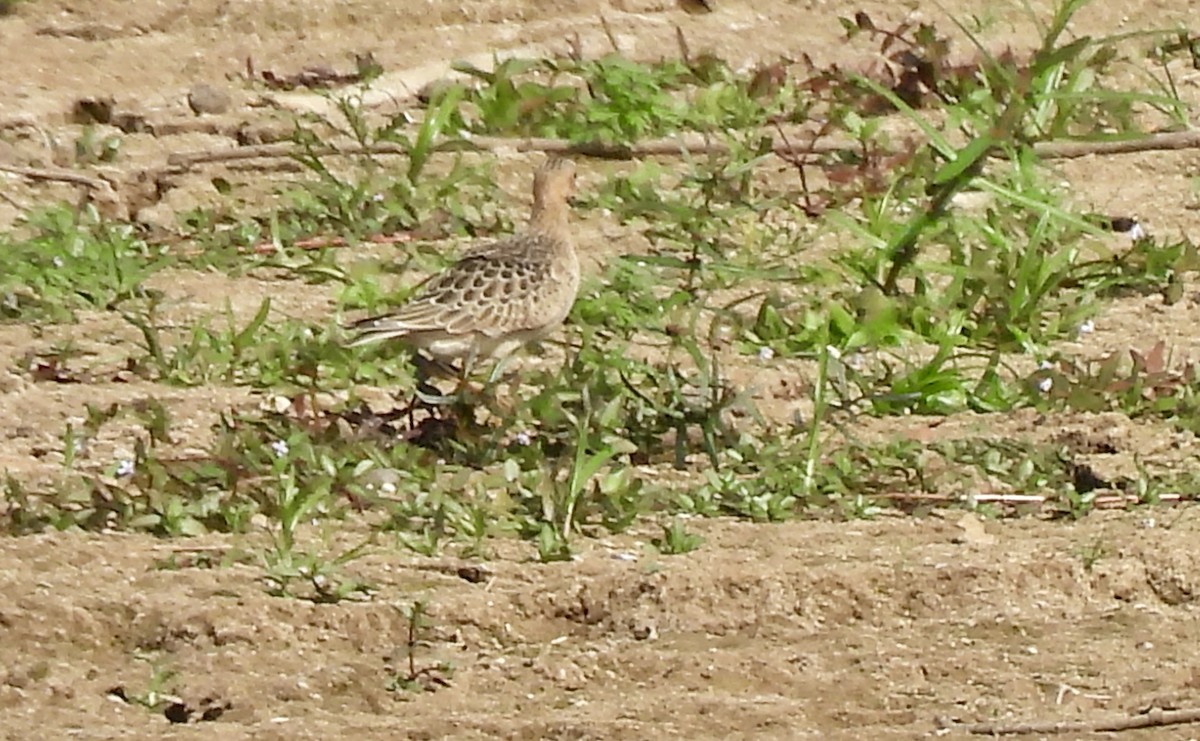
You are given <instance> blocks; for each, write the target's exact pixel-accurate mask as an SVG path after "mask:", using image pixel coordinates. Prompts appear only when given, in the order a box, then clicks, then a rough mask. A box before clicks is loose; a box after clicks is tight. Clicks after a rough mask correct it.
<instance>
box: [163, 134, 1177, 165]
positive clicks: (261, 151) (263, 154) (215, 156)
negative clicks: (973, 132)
mask: <svg viewBox="0 0 1200 741" xmlns="http://www.w3.org/2000/svg"><path fill="white" fill-rule="evenodd" d="M467 146H470V147H474V148H475V149H477V150H480V151H488V150H497V149H513V150H516V151H518V152H546V153H553V154H575V155H581V156H585V157H595V158H598V159H615V160H629V159H635V158H638V157H655V156H676V155H681V154H683V153H685V152H686V153H689V154H725V153H727V152H728V151H729V147H728V146H727V145H726V144H724V143H723V142H719V141H714V140H713V139H712V138H711V137H708V136H704V135H701V134H690V135H685V136H679V137H672V138H667V139H651V140H648V141H643V142H638V143H636V144H627V145H625V144H604V143H601V142H583V143H578V144H573V143H571V142H569V141H566V140H563V139H545V138H536V137H531V138H508V137H498V136H477V137H472V138H470V139H468V140H467ZM859 146H860V145H859V143H858V142H854V141H838V140H824V141H822V140H817V141H809V142H797V143H791V142H787V141H783V140H780V139H774V138H773V140H772V145H771V148H772V151H774V152H775V154H777V155H779V156H781V157H785V156H797V155H811V154H826V153H830V152H839V151H844V150H848V149H855V148H857V147H859ZM456 149H458V148H457V147H456ZM1177 149H1200V131H1179V132H1171V133H1166V134H1153V135H1151V136H1148V137H1143V138H1141V139H1130V140H1125V141H1101V142H1077V141H1047V142H1038V143H1036V144H1034V151H1035V152H1037V154H1038V156H1040V157H1042V158H1043V159H1073V158H1076V157H1085V156H1087V155H1092V154H1098V155H1113V154H1129V153H1133V152H1152V151H1161V150H1177ZM296 151H297V150H296V147H295V146H294V145H292V144H291V143H286V142H281V143H278V144H263V145H257V146H249V147H239V148H237V149H229V150H220V151H215V152H214V151H206V152H177V153H175V154H172V155H171V156H170V157H169V158H168V159H167V162H168V163H169V164H171V165H176V166H182V167H190V166H193V165H199V164H206V163H210V162H233V161H237V160H249V159H271V158H279V157H290V156H292V155H293V154H294V153H295V152H296ZM405 153H406V150H405V148H404V147H403V146H401V145H399V144H394V143H390V142H381V143H378V144H374V145H371V146H369V147H363V146H359V145H352V146H345V147H333V146H329V147H317V148H315V149H314V150H313V154H316V155H318V156H329V155H361V154H397V155H403V154H405ZM997 154H999V153H997Z"/></svg>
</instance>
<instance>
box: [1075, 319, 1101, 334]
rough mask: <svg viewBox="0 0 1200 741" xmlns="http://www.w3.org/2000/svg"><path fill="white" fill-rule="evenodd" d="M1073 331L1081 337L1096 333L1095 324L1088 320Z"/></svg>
mask: <svg viewBox="0 0 1200 741" xmlns="http://www.w3.org/2000/svg"><path fill="white" fill-rule="evenodd" d="M1075 331H1076V333H1078V334H1081V335H1085V334H1091V333H1092V332H1095V331H1096V323H1095V322H1093V321H1092V320H1091V319H1088V320H1087V321H1085V322H1084V323H1083V324H1080V325H1079V326H1078V327H1076V328H1075Z"/></svg>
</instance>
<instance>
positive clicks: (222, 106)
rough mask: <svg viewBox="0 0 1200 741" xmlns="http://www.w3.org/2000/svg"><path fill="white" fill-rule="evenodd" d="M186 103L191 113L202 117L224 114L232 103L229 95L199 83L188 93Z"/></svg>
mask: <svg viewBox="0 0 1200 741" xmlns="http://www.w3.org/2000/svg"><path fill="white" fill-rule="evenodd" d="M187 102H188V108H191V109H192V113H195V114H196V115H197V116H202V115H204V114H206V113H224V112H225V111H228V110H229V104H230V103H231V102H232V101H231V99H230V97H229V93H227V92H225V91H224V90H220V89H217V88H215V87H213V86H212V85H208V84H206V83H203V82H201V83H199V84H198V85H195V86H193V87H192V89H191V90H190V91H188V96H187Z"/></svg>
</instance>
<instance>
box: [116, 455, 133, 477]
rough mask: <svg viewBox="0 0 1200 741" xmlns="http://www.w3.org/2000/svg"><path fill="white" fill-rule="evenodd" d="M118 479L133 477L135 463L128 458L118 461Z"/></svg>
mask: <svg viewBox="0 0 1200 741" xmlns="http://www.w3.org/2000/svg"><path fill="white" fill-rule="evenodd" d="M116 473H117V478H124V477H126V476H132V475H133V461H132V460H130V459H128V458H122V459H121V460H119V461H117V472H116Z"/></svg>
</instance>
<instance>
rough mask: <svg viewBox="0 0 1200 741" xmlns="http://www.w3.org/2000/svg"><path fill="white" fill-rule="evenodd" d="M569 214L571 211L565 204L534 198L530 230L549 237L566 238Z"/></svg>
mask: <svg viewBox="0 0 1200 741" xmlns="http://www.w3.org/2000/svg"><path fill="white" fill-rule="evenodd" d="M569 212H570V209H569V208H568V207H567V204H565V203H562V202H560V201H547V200H543V199H541V198H534V200H533V213H532V214H531V215H530V217H529V229H530V231H535V232H538V233H540V234H545V235H546V236H549V237H559V238H566V236H567V233H568V232H567V215H568V213H569Z"/></svg>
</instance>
